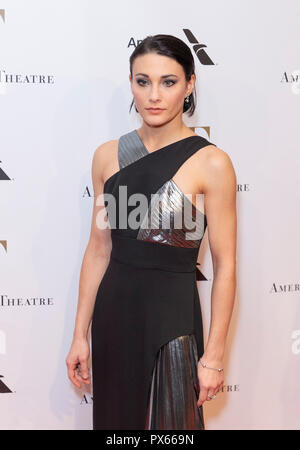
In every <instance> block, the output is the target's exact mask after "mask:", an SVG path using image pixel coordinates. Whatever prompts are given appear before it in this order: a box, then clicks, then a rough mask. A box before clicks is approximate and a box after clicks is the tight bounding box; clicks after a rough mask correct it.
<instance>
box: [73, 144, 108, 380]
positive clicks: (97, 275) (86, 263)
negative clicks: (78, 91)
mask: <svg viewBox="0 0 300 450" xmlns="http://www.w3.org/2000/svg"><path fill="white" fill-rule="evenodd" d="M107 145H108V143H105V144H103V145H100V147H98V148H97V149H96V150H95V152H94V156H93V160H92V181H93V189H94V205H93V214H92V223H91V231H90V238H89V241H88V245H87V247H86V250H85V253H84V257H83V260H82V265H81V272H80V279H79V292H78V304H77V313H76V319H75V327H74V333H73V341H72V345H71V349H70V351H69V354H68V356H67V358H66V364H67V367H68V377H69V379H70V380H71V381H72V383H73V384H74V385H75V386H77V387H79V388H80V387H81V382H84V383H87V384H89V383H90V373H89V368H88V359H89V355H90V349H89V343H88V339H87V334H88V330H89V326H90V323H91V320H92V315H93V310H94V305H95V300H96V295H97V291H98V288H99V285H100V282H101V280H102V278H103V276H104V274H105V271H106V269H107V266H108V263H109V259H110V252H111V235H110V228H106V229H101V228H99V226H97V223H96V217H97V214H98V213H99V211H101V209H103V208H104V206H99V205H96V202H97V198H98V196H99V195H101V194H103V177H102V173H103V166H104V153H105V152H104V148H105V146H107ZM102 203H103V202H102Z"/></svg>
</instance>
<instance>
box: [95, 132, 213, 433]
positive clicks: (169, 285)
mask: <svg viewBox="0 0 300 450" xmlns="http://www.w3.org/2000/svg"><path fill="white" fill-rule="evenodd" d="M207 145H214V144H212V143H211V142H209V141H208V140H207V139H205V138H204V137H201V136H198V135H197V136H189V137H187V138H183V139H181V140H179V141H177V142H174V143H172V144H169V145H167V146H165V147H162V148H160V149H158V150H156V151H154V152H151V153H150V152H148V150H147V149H146V147H145V146H144V145H143V142H142V141H141V139H140V137H139V135H138V133H137V131H136V130H133V131H131V132H129V133H126V134H124V135H122V136H121V137H120V139H119V145H118V162H119V170H118V172H116V173H114V174H113V175H112V176H110V177H109V178H108V179H107V180H106V182H105V184H104V194H113V196H114V198H115V199H116V203H115V204H116V208H117V212H118V208H119V205H120V204H121V203H119V200H120V199H119V197H120V195H123V194H121V190H120V191H119V187H120V189H121V187H122V186H123V189H124V188H125V189H126V191H127V192H126V198H128V197H129V196H131V195H132V194H135V193H143V194H144V195H145V197H146V198H147V199H148V206H149V207H148V209H146V213H144V216H143V217H139V219H140V226H139V227H138V228H137V229H134V227H128V226H126V225H125V226H124V224H122V223H121V221H120V220H119V217H118V214H117V215H116V216H117V217H116V223H115V224H114V226H112V224H111V228H112V229H111V238H112V251H111V256H110V261H109V265H108V267H107V270H106V272H105V274H104V276H103V278H102V280H101V283H100V285H99V288H98V292H97V296H96V300H95V307H94V311H93V317H92V329H91V342H92V345H91V349H92V386H93V429H94V430H98V429H102V430H113V429H115V430H194V429H195V430H204V429H205V425H204V417H203V411H202V406H200V407H198V406H197V399H198V395H199V381H198V376H197V362H198V360H199V358H200V357H201V356H202V354H203V351H204V346H203V327H202V314H201V306H200V299H199V294H198V289H197V279H200V277H201V273H200V271H199V270H198V268H197V267H196V264H197V257H198V251H199V247H200V244H201V241H202V238H203V235H204V232H205V229H206V225H207V222H206V216H205V214H204V212H200V211H199V210H198V209H196V207H195V206H194V205H193V204H192V202H191V201H190V200H189V198H188V197H187V196H186V195H185V194H184V193H183V192H182V191H181V190H180V188H179V187H178V186H177V184H176V183H175V182H174V181H173V179H172V177H173V176H174V175H175V173H176V172H177V171H178V170H179V169H180V167H181V165H182V164H183V163H184V162H185V161H186V160H187V159H188V158H189V157H190V156H192V155H193V154H194V153H195V152H197V151H199V150H201V149H202V148H204V147H205V146H207ZM123 192H124V191H123ZM155 193H156V194H159V195H158V196H154V195H153V194H155ZM105 199H106V197H105ZM123 204H124V203H123ZM187 204H189V205H190V208H191V212H192V216H189V215H187V218H188V217H191V223H190V224H189V223H187V224H186V219H184V220H185V222H184V220H182V222H183V225H182V227H181V228H178V227H175V226H174V223H176V222H174V221H175V219H176V216H178V214H181V215H182V214H183V208H185V207H186V205H187ZM109 205H110V204H109V203H108V202H106V203H105V206H106V209H107V214H108V217H109V218H110V217H113V216H111V215H110V214H111V211H112V210H110V208H111V207H110V206H109ZM183 205H184V206H183ZM136 208H137V204H136V203H134V205H133V204H131V205H130V204H129V205H127V215H126V217H129V215H130V212H131V211H133V210H135V212H136ZM196 213H197V214H196ZM123 216H124V211H123ZM120 217H121V216H120ZM150 219H151V226H147V224H148V223H150ZM166 219H169V220H170V221H169V222H165V220H166ZM137 220H138V219H137ZM147 220H148V222H147ZM192 221H197V228H196V230H197V233H195V234H196V235H195V236H193V239H187V238H186V236H187V235H186V232H189V231H191V229H193V224H192ZM110 222H111V221H110ZM163 223H169V227H168V228H167V227H163V226H162V224H163Z"/></svg>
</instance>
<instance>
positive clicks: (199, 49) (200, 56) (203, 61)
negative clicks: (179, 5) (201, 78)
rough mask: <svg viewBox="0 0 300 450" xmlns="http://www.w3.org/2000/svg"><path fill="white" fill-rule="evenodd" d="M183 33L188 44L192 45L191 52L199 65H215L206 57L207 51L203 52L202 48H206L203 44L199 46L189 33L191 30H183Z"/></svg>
mask: <svg viewBox="0 0 300 450" xmlns="http://www.w3.org/2000/svg"><path fill="white" fill-rule="evenodd" d="M183 32H184V34H185V35H186V37H187V39H188V41H189V43H190V44H192V45H193V50H194V52H195V55H196V56H197V58H198V60H199V62H200V64H202V65H203V66H214V65H215V63H214V62H213V61H212V60H211V58H210V57H209V56H208V54H207V51H206V50H204V48H206V47H207V46H206V45H205V44H200V43H199V42H198V40H197V39H196V38H195V36H194V35H193V33H192V32H191V30H188V29H187V28H184V29H183Z"/></svg>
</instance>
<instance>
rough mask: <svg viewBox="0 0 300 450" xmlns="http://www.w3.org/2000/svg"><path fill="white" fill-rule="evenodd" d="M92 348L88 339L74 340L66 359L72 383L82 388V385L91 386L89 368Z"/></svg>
mask: <svg viewBox="0 0 300 450" xmlns="http://www.w3.org/2000/svg"><path fill="white" fill-rule="evenodd" d="M89 355H90V347H89V343H88V340H87V338H74V339H73V342H72V345H71V349H70V351H69V354H68V356H67V358H66V364H67V367H68V377H69V379H70V380H71V381H72V383H73V384H74V385H75V386H76V387H78V388H81V383H82V382H83V383H86V384H90V382H91V378H90V373H89V368H88V364H87V362H88V359H89Z"/></svg>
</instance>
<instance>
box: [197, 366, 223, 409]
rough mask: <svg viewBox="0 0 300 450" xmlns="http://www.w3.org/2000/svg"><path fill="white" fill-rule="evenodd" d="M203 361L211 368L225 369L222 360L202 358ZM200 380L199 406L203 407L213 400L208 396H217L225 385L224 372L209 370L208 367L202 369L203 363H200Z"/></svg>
mask: <svg viewBox="0 0 300 450" xmlns="http://www.w3.org/2000/svg"><path fill="white" fill-rule="evenodd" d="M201 361H202V362H203V363H204V364H207V365H208V366H210V367H216V368H219V367H223V362H222V361H221V360H212V359H211V360H210V359H207V358H204V357H203V358H202V357H201ZM198 379H199V385H200V392H199V398H198V401H197V405H198V406H201V405H202V404H203V403H204V402H205V401H210V400H212V399H211V398H209V397H208V396H213V395H216V394H217V392H219V391H220V390H221V389H222V387H223V384H224V371H223V370H222V371H221V372H219V371H217V370H212V369H208V368H207V367H202V365H201V363H200V362H198Z"/></svg>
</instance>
